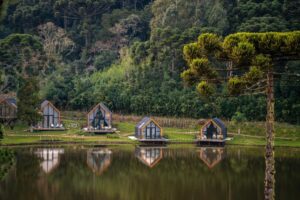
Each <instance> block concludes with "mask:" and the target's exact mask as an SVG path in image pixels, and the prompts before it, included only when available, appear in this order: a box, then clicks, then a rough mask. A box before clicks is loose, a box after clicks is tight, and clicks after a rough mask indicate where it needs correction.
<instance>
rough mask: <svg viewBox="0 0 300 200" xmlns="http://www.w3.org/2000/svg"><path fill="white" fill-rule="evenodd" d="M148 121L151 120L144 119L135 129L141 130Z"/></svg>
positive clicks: (148, 118)
mask: <svg viewBox="0 0 300 200" xmlns="http://www.w3.org/2000/svg"><path fill="white" fill-rule="evenodd" d="M149 120H151V118H150V117H144V118H143V119H142V120H141V121H140V122H139V123H137V125H136V126H135V128H142V127H143V126H144V125H145V124H146V123H147V122H148V121H149Z"/></svg>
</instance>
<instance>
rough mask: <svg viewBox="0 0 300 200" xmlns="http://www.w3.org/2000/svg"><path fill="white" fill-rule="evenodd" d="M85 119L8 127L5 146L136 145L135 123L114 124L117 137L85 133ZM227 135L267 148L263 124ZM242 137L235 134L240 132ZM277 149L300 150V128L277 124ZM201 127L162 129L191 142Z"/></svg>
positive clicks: (231, 126) (231, 129) (231, 130)
mask: <svg viewBox="0 0 300 200" xmlns="http://www.w3.org/2000/svg"><path fill="white" fill-rule="evenodd" d="M84 123H85V122H84V120H71V119H64V124H65V127H66V128H67V130H66V131H39V132H33V133H30V132H28V131H26V130H28V127H27V126H24V125H17V126H16V127H15V128H14V129H13V130H10V129H8V128H7V127H6V128H5V136H4V139H3V140H1V142H0V143H2V144H6V145H9V144H28V143H39V142H41V141H47V140H48V141H52V140H54V141H61V142H91V143H92V142H94V143H98V142H99V143H100V142H111V143H114V142H115V143H118V142H127V143H134V141H132V140H130V139H128V136H130V135H134V130H135V123H134V122H115V123H114V125H113V126H114V127H116V128H117V130H118V132H117V133H114V134H106V135H98V134H97V135H96V134H90V133H84V132H83V131H82V130H81V127H82V126H83V125H84ZM227 126H228V132H229V133H234V139H233V140H231V141H228V142H227V144H229V145H264V144H265V140H264V136H265V130H264V129H265V127H264V123H263V122H244V123H240V124H232V123H227ZM239 128H240V129H241V135H236V133H237V132H238V129H239ZM275 128H276V140H275V145H276V146H293V147H300V126H299V125H290V124H286V123H276V125H275ZM199 129H200V127H198V128H191V129H183V128H181V129H180V128H171V127H163V135H164V136H165V137H166V138H168V139H170V140H171V141H182V142H192V141H193V140H194V138H195V134H196V133H197V132H198V131H199Z"/></svg>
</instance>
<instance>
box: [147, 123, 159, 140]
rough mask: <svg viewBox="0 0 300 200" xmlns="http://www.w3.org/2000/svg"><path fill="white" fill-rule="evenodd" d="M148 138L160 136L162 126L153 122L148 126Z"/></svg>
mask: <svg viewBox="0 0 300 200" xmlns="http://www.w3.org/2000/svg"><path fill="white" fill-rule="evenodd" d="M145 137H146V139H155V138H159V137H160V128H159V127H157V126H156V125H155V124H154V123H153V122H150V124H149V125H147V126H146V135H145Z"/></svg>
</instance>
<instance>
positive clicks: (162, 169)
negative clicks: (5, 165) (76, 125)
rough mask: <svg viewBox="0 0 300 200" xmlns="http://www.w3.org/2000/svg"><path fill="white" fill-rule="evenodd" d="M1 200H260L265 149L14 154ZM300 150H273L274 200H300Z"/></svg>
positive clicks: (117, 148) (69, 149)
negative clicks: (274, 159) (274, 166)
mask: <svg viewBox="0 0 300 200" xmlns="http://www.w3.org/2000/svg"><path fill="white" fill-rule="evenodd" d="M14 150H15V151H16V164H15V165H14V166H13V167H12V168H11V169H10V171H9V174H7V176H6V177H5V178H4V180H2V181H1V183H0V199H1V200H19V199H22V200H35V199H36V200H42V199H47V200H48V199H49V200H50V199H51V200H52V199H53V200H69V199H70V200H71V199H124V200H135V199H136V200H150V199H151V200H152V199H157V200H160V199H162V200H164V199H170V200H177V199H183V200H191V199H243V200H247V199H251V200H253V199H263V191H264V154H263V153H264V152H263V151H264V149H263V148H246V147H226V148H198V147H192V146H191V147H188V146H187V147H181V146H175V147H173V146H172V147H171V148H166V147H163V148H160V147H159V148H149V147H148V148H145V147H135V146H112V147H110V146H108V147H95V148H89V147H81V146H73V147H46V148H37V147H35V148H33V147H32V148H17V149H14ZM299 170H300V149H276V172H277V173H276V199H289V200H290V199H299V197H300V171H299Z"/></svg>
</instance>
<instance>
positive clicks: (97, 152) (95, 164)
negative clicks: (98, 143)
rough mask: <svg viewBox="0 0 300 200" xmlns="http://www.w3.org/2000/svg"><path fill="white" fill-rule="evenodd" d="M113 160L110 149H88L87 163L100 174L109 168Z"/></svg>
mask: <svg viewBox="0 0 300 200" xmlns="http://www.w3.org/2000/svg"><path fill="white" fill-rule="evenodd" d="M111 161H112V151H111V150H109V149H106V148H103V149H89V150H88V151H87V165H88V166H89V168H91V169H92V171H93V172H94V173H95V174H96V175H98V176H100V175H101V174H102V173H103V172H105V171H106V170H107V168H108V167H109V165H110V164H111Z"/></svg>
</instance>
